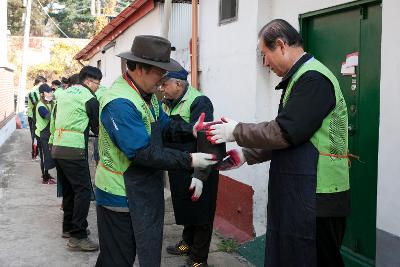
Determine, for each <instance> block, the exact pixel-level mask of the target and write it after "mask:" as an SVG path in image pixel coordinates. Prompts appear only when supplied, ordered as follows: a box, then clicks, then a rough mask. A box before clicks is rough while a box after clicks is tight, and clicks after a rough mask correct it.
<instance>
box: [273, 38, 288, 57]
mask: <svg viewBox="0 0 400 267" xmlns="http://www.w3.org/2000/svg"><path fill="white" fill-rule="evenodd" d="M275 44H276V47H275V49H280V50H281V51H282V54H283V52H284V51H285V48H286V47H285V42H284V41H283V40H282V39H281V38H278V39H276V41H275Z"/></svg>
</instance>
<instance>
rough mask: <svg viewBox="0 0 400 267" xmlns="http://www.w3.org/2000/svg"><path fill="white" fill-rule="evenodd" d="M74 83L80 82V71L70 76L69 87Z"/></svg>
mask: <svg viewBox="0 0 400 267" xmlns="http://www.w3.org/2000/svg"><path fill="white" fill-rule="evenodd" d="M74 84H79V74H78V73H75V74H72V75H71V76H69V78H68V87H70V86H72V85H74Z"/></svg>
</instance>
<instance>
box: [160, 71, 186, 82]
mask: <svg viewBox="0 0 400 267" xmlns="http://www.w3.org/2000/svg"><path fill="white" fill-rule="evenodd" d="M188 75H189V72H187V71H186V70H185V69H183V68H182V69H181V70H180V71H168V72H167V74H166V75H165V79H171V78H174V79H178V80H184V81H186V80H187V76H188Z"/></svg>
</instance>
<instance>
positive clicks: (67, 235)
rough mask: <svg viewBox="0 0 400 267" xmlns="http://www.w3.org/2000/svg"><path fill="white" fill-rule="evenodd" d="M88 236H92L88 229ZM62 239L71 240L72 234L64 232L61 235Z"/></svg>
mask: <svg viewBox="0 0 400 267" xmlns="http://www.w3.org/2000/svg"><path fill="white" fill-rule="evenodd" d="M86 234H87V235H90V230H89V229H86ZM61 237H62V238H70V237H71V233H70V232H63V233H62V235H61Z"/></svg>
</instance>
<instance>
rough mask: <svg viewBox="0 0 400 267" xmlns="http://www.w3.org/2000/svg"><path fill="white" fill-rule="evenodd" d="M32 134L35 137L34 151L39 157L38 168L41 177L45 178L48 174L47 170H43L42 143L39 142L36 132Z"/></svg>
mask: <svg viewBox="0 0 400 267" xmlns="http://www.w3.org/2000/svg"><path fill="white" fill-rule="evenodd" d="M33 136H34V138H36V141H37V146H36V153H38V154H39V157H40V170H41V171H42V178H43V179H45V178H46V177H47V175H48V172H45V168H44V154H43V146H42V143H41V142H40V138H39V137H38V136H37V135H36V134H33ZM32 155H33V154H32Z"/></svg>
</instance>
